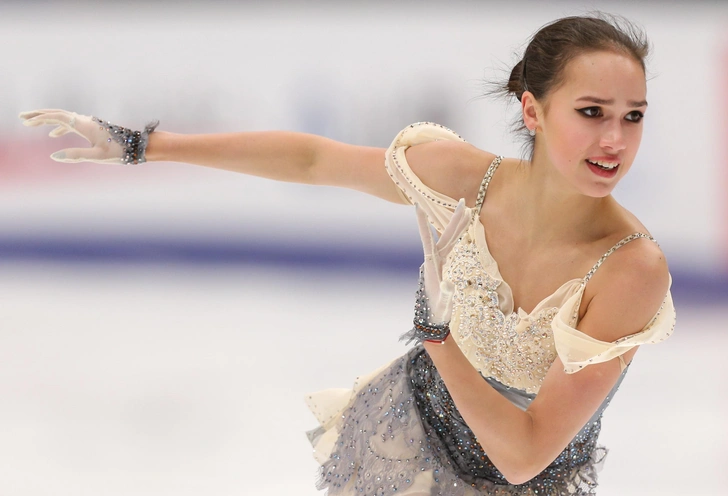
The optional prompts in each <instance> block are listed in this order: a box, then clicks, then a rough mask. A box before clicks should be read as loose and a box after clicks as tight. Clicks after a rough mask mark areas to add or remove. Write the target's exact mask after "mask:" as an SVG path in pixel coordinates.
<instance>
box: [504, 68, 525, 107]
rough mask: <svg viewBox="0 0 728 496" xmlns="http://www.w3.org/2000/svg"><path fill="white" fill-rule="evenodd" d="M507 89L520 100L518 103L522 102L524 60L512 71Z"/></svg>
mask: <svg viewBox="0 0 728 496" xmlns="http://www.w3.org/2000/svg"><path fill="white" fill-rule="evenodd" d="M506 89H507V90H508V93H509V94H512V95H514V96H515V97H516V98H518V101H519V102H520V101H521V97H522V96H523V91H524V89H523V59H521V60H520V61H519V62H518V63H517V64H516V65H515V66H514V67H513V70H512V71H511V75H510V77H509V78H508V83H507V86H506Z"/></svg>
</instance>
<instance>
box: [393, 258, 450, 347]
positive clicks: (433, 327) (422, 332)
mask: <svg viewBox="0 0 728 496" xmlns="http://www.w3.org/2000/svg"><path fill="white" fill-rule="evenodd" d="M416 295H417V297H416V299H415V318H414V321H413V324H414V326H413V327H412V329H411V330H410V331H408V332H406V333H404V334H403V335H402V336H401V337H400V338H399V340H400V341H405V344H410V343H412V342H414V343H415V344H422V343H423V342H425V341H430V342H435V343H442V342H443V341H445V339H447V337H448V336H449V335H450V322H441V323H438V324H435V323H433V322H431V315H430V307H429V305H428V299H427V293H425V277H424V265H423V267H420V282H419V287H418V288H417V293H416Z"/></svg>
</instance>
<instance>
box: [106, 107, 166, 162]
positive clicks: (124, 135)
mask: <svg viewBox="0 0 728 496" xmlns="http://www.w3.org/2000/svg"><path fill="white" fill-rule="evenodd" d="M92 119H93V121H94V122H95V123H97V124H98V125H99V126H101V129H103V130H104V131H106V132H107V133H109V135H110V136H109V138H108V140H107V141H108V142H109V143H110V142H111V140H114V141H116V142H117V143H118V144H120V145H121V147H122V148H123V149H124V155H122V157H121V161H122V163H124V164H125V165H128V164H141V163H144V162H146V161H147V159H146V158H145V156H144V153H145V152H146V150H147V145H148V144H149V135H150V134H151V133H153V132H154V130H155V129H156V128H157V126H158V125H159V121H153V122H150V123H149V124H147V125H146V127H145V128H144V131H132V130H131V129H128V128H125V127H121V126H116V125H114V124H112V123H111V122H109V121H102V120H101V119H99V118H98V117H92Z"/></svg>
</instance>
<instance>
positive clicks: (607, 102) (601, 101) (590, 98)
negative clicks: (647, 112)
mask: <svg viewBox="0 0 728 496" xmlns="http://www.w3.org/2000/svg"><path fill="white" fill-rule="evenodd" d="M576 101H577V102H582V101H584V102H591V103H596V104H597V105H614V99H611V100H605V99H604V98H597V97H595V96H583V97H581V98H579V99H577V100H576ZM627 103H628V104H629V106H630V107H646V106H647V100H642V101H639V102H637V101H634V100H631V101H629V102H627Z"/></svg>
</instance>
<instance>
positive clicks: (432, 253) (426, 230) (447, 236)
mask: <svg viewBox="0 0 728 496" xmlns="http://www.w3.org/2000/svg"><path fill="white" fill-rule="evenodd" d="M415 211H416V213H417V225H418V227H419V230H420V238H421V239H422V249H423V251H424V254H425V261H424V263H423V264H422V267H421V268H420V286H419V288H418V290H417V299H416V301H415V318H414V327H413V328H412V330H411V331H409V332H408V333H406V334H404V335H403V336H402V339H406V340H407V342H410V341H417V342H423V341H435V342H442V341H444V340H445V339H446V338H447V336H448V335H449V334H450V326H449V324H450V318H451V316H452V297H453V293H454V290H455V285H454V284H453V283H452V282H451V281H447V280H445V279H444V278H443V267H444V265H445V260H446V259H447V256H448V255H449V254H450V252H451V251H452V249H453V247H454V246H455V244H456V243H457V242H458V240H459V239H460V236H461V235H462V234H463V233H464V232H465V230H466V229H467V228H468V226H470V222H471V220H472V210H471V209H469V208H467V207H466V206H465V200H460V202H458V206H457V208H456V209H455V212H454V213H453V216H452V219H450V222H449V223H448V224H447V226H446V227H445V231H443V233H442V235H441V236H440V237H439V238H438V240H437V242H435V239H434V236H433V234H432V228H431V227H430V223H429V221H428V220H427V216H426V215H425V213H424V212H423V211H422V210H420V209H419V208H418V207H417V205H415Z"/></svg>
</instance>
